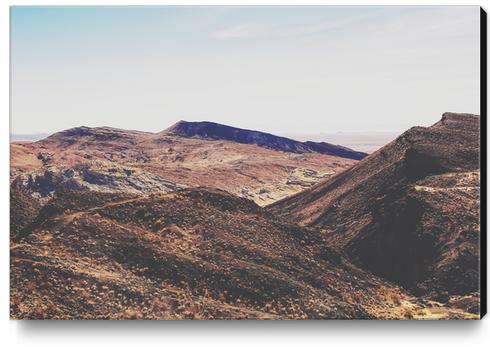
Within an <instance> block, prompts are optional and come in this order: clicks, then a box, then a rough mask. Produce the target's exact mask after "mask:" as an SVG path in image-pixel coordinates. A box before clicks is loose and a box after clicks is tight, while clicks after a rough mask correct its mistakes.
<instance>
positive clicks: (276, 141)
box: [165, 121, 367, 160]
mask: <svg viewBox="0 0 490 347" xmlns="http://www.w3.org/2000/svg"><path fill="white" fill-rule="evenodd" d="M165 133H171V134H177V135H180V136H186V137H193V136H197V137H201V138H206V139H214V140H227V141H234V142H238V143H245V144H254V145H257V146H260V147H265V148H270V149H273V150H277V151H284V152H293V153H312V152H313V153H321V154H329V155H334V156H338V157H342V158H349V159H356V160H359V159H362V158H364V157H365V156H366V155H367V154H366V153H362V152H356V151H353V150H351V149H350V148H346V147H342V146H336V145H332V144H330V143H326V142H312V141H307V142H300V141H295V140H291V139H288V138H286V137H281V136H275V135H272V134H268V133H263V132H260V131H254V130H247V129H240V128H234V127H231V126H227V125H223V124H217V123H212V122H185V121H180V122H178V123H177V124H175V125H173V126H172V127H170V128H169V129H167V130H166V131H165Z"/></svg>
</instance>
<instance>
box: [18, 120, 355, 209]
mask: <svg viewBox="0 0 490 347" xmlns="http://www.w3.org/2000/svg"><path fill="white" fill-rule="evenodd" d="M355 162H356V160H353V159H346V158H342V157H339V156H334V155H327V154H320V153H291V152H284V151H277V150H273V149H268V148H263V147H258V146H256V145H252V144H243V143H238V142H234V141H227V140H214V141H209V140H207V139H204V138H195V137H193V138H188V137H185V136H180V135H177V134H174V133H169V132H163V133H160V134H153V133H145V132H138V131H127V130H122V129H114V128H108V127H101V128H88V127H79V128H73V129H68V130H65V131H61V132H59V133H56V134H53V135H51V136H50V137H48V138H46V139H44V140H41V141H37V142H31V143H13V144H11V171H10V175H11V180H12V181H14V180H17V182H16V183H15V185H16V186H17V188H19V189H21V190H23V191H24V192H26V193H28V194H32V195H33V196H42V197H43V196H47V195H49V194H51V192H53V191H55V190H56V189H57V188H56V189H55V188H54V187H53V183H54V185H55V186H60V184H61V185H62V186H64V187H65V188H70V187H72V188H74V189H79V188H80V187H82V188H89V189H92V188H93V189H94V190H101V189H102V190H104V191H109V189H112V190H114V191H121V190H122V189H124V188H125V187H126V188H128V190H127V193H134V192H135V190H138V191H140V192H143V193H144V192H145V190H151V189H153V187H155V188H156V189H157V190H160V191H161V190H162V189H160V188H158V187H160V186H162V185H163V186H167V185H168V184H170V185H174V184H176V185H185V186H191V187H197V186H206V187H213V188H219V189H223V190H226V191H228V192H231V193H233V194H235V195H238V196H241V197H246V198H248V199H251V200H253V201H255V202H256V203H258V204H260V205H267V204H270V203H271V202H274V201H276V200H278V199H281V198H284V197H286V196H289V195H291V194H294V193H297V192H300V191H302V190H303V189H305V188H306V187H310V186H312V185H314V184H316V183H318V182H321V181H323V180H325V179H327V178H328V177H330V176H332V175H334V174H335V173H339V172H341V171H343V170H345V169H346V168H348V167H350V166H351V165H353V164H354V163H355ZM80 166H82V167H90V168H91V169H90V170H87V169H83V170H82V171H80V169H79V167H80ZM125 172H133V174H131V175H127V177H126V174H125ZM91 173H93V174H91ZM94 175H95V176H97V178H96V177H95V176H94ZM71 176H73V177H71ZM89 176H90V177H89ZM94 179H95V180H96V181H97V182H99V183H97V184H94V183H93V182H94ZM53 180H54V181H53ZM57 182H58V183H57ZM60 182H62V183H60ZM167 182H168V184H167ZM146 183H148V187H146V188H144V187H143V186H144V185H146ZM42 184H46V185H47V186H45V187H41V185H42ZM20 186H22V187H20ZM163 189H166V188H165V187H164V188H163ZM41 191H44V192H41Z"/></svg>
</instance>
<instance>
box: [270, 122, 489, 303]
mask: <svg viewBox="0 0 490 347" xmlns="http://www.w3.org/2000/svg"><path fill="white" fill-rule="evenodd" d="M479 124H480V118H479V116H476V115H470V114H454V113H446V114H444V115H443V117H442V120H441V121H440V122H438V123H436V124H435V125H433V126H431V127H429V128H421V127H416V128H412V129H410V130H409V131H407V132H406V133H404V134H403V135H401V136H400V137H399V138H398V139H396V140H395V141H394V142H392V143H390V144H388V145H387V146H385V147H383V148H382V149H381V150H379V151H377V152H375V153H373V154H372V155H370V156H369V157H368V158H366V159H364V160H363V161H361V162H360V163H359V164H358V165H356V166H354V167H353V168H351V169H350V170H347V171H345V172H343V173H341V174H339V175H336V176H335V177H333V178H332V179H330V180H328V181H327V182H325V183H323V184H320V185H318V186H315V187H313V188H312V189H309V190H307V191H305V192H303V193H299V194H298V195H295V196H292V197H290V198H286V199H285V200H283V201H279V202H278V203H276V204H274V205H273V206H272V207H271V210H272V211H274V212H275V213H278V214H280V215H283V216H287V217H289V218H290V219H292V220H294V221H297V222H300V223H301V224H304V225H309V226H315V227H318V228H320V229H325V230H327V231H328V232H329V240H328V243H329V244H331V245H333V246H335V247H338V248H340V249H342V250H344V251H346V252H347V254H349V256H350V257H351V259H353V260H354V261H355V262H356V263H357V264H358V265H360V266H361V267H363V268H365V269H368V270H370V271H373V272H374V273H377V274H379V275H381V276H384V277H385V278H387V279H390V280H392V281H396V282H398V283H400V284H402V285H404V286H406V287H408V288H410V289H412V290H413V291H414V292H417V293H425V294H431V293H432V294H433V295H439V294H441V293H444V292H446V293H449V294H457V295H464V294H469V293H472V292H476V291H477V290H478V287H479V283H478V281H479V274H478V263H479V236H480V235H479V233H480V230H479V219H480V215H479V209H480V205H479V202H480V176H479V169H480V161H479V155H480V144H479Z"/></svg>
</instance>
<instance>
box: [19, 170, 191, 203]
mask: <svg viewBox="0 0 490 347" xmlns="http://www.w3.org/2000/svg"><path fill="white" fill-rule="evenodd" d="M183 187H184V186H183V185H179V184H176V183H174V182H170V181H168V180H165V179H163V178H161V177H160V176H157V175H153V174H151V173H147V172H142V171H140V170H137V169H132V168H126V167H121V166H107V165H102V164H98V163H93V164H90V165H89V164H86V165H85V164H80V165H76V166H74V167H70V168H66V167H49V168H47V169H45V170H41V171H38V172H33V173H28V174H21V175H19V176H17V177H16V178H15V179H14V181H13V182H12V188H13V189H15V190H17V191H19V192H22V193H23V194H26V195H29V196H31V197H34V198H37V199H39V200H40V201H47V200H48V199H49V198H52V197H53V196H54V195H55V194H56V193H59V192H63V191H84V190H87V191H97V192H106V193H111V192H113V193H126V194H153V193H162V192H169V191H176V190H178V189H181V188H183Z"/></svg>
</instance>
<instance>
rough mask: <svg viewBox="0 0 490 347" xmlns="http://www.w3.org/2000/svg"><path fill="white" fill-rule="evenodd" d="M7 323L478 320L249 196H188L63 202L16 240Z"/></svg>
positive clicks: (87, 197)
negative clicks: (366, 264) (361, 265)
mask: <svg viewBox="0 0 490 347" xmlns="http://www.w3.org/2000/svg"><path fill="white" fill-rule="evenodd" d="M11 317H12V318H15V319H39V318H50V319H61V318H63V319H128V318H133V319H135V318H139V319H141V318H145V319H237V318H238V319H239V318H255V319H257V318H259V319H306V318H310V319H319V318H344V319H346V318H358V319H370V318H387V319H405V318H450V317H452V318H475V317H476V316H475V315H471V314H469V313H465V312H464V311H463V310H461V309H458V308H450V307H441V306H440V304H439V303H437V302H435V301H430V302H429V301H420V300H418V299H416V298H414V297H413V296H411V295H409V294H407V293H406V292H405V291H404V290H402V289H400V288H399V287H397V286H395V285H392V284H388V283H386V282H384V281H382V280H381V279H379V278H378V277H376V276H373V275H370V274H369V273H367V272H364V271H362V270H360V269H358V268H357V267H355V266H354V265H352V264H351V263H350V262H349V261H347V260H346V259H344V258H343V257H342V256H341V255H340V254H338V253H337V252H336V251H334V250H331V249H329V248H328V247H326V246H325V240H324V235H323V234H322V233H320V232H317V231H315V230H309V229H306V228H301V227H298V226H296V225H294V224H290V223H286V222H283V221H281V220H279V219H277V218H275V217H274V216H272V215H270V214H269V213H267V212H265V211H264V210H263V209H261V208H260V207H258V206H257V205H255V204H254V203H253V202H251V201H249V200H247V199H243V198H238V197H235V196H232V195H231V194H229V193H226V192H222V191H216V190H209V189H186V190H182V191H180V192H171V193H162V194H155V195H152V196H142V195H123V194H114V193H111V194H108V193H97V192H67V193H60V194H58V196H57V197H56V198H55V199H53V200H51V201H50V202H49V203H48V204H47V205H45V206H44V207H43V208H42V209H41V211H40V212H39V215H38V217H37V218H36V220H35V221H34V222H32V223H31V224H30V225H29V226H28V227H26V228H25V229H24V230H23V232H22V233H20V234H19V235H18V237H17V238H15V240H14V241H13V242H12V245H11Z"/></svg>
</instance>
